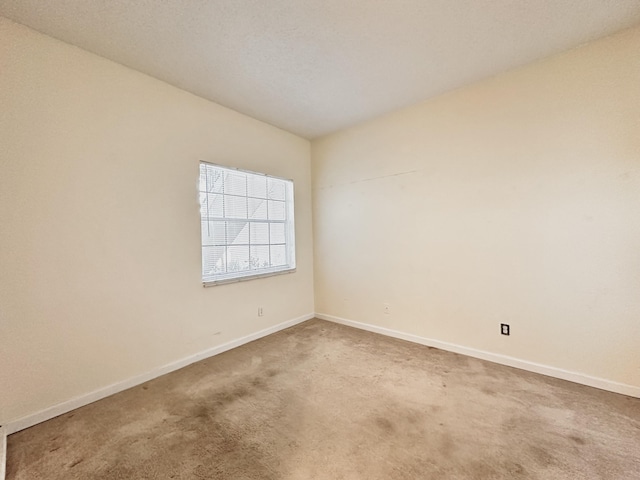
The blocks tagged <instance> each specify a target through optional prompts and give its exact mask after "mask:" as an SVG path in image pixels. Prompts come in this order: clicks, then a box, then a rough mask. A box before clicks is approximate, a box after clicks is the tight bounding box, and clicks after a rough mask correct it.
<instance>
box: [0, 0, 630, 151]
mask: <svg viewBox="0 0 640 480" xmlns="http://www.w3.org/2000/svg"><path fill="white" fill-rule="evenodd" d="M0 15H3V16H5V17H8V18H10V19H12V20H14V21H17V22H19V23H23V24H25V25H28V26H30V27H32V28H34V29H36V30H39V31H41V32H43V33H46V34H48V35H51V36H52V37H55V38H59V39H61V40H64V41H65V42H68V43H71V44H74V45H77V46H79V47H81V48H84V49H86V50H89V51H91V52H94V53H97V54H98V55H101V56H103V57H106V58H109V59H111V60H114V61H116V62H119V63H121V64H124V65H127V66H129V67H131V68H134V69H136V70H139V71H141V72H144V73H147V74H149V75H151V76H154V77H156V78H159V79H161V80H164V81H166V82H168V83H170V84H173V85H176V86H178V87H180V88H183V89H185V90H188V91H191V92H193V93H195V94H197V95H200V96H202V97H205V98H208V99H210V100H213V101H214V102H217V103H220V104H222V105H225V106H227V107H230V108H232V109H234V110H237V111H239V112H242V113H245V114H247V115H250V116H252V117H255V118H258V119H260V120H264V121H265V122H268V123H271V124H273V125H276V126H278V127H281V128H283V129H285V130H289V131H291V132H294V133H296V134H299V135H301V136H303V137H307V138H315V137H318V136H321V135H324V134H326V133H330V132H333V131H335V130H339V129H341V128H343V127H346V126H349V125H352V124H354V123H357V122H359V121H362V120H365V119H368V118H371V117H373V116H376V115H379V114H381V113H383V112H387V111H390V110H393V109H396V108H399V107H402V106H406V105H410V104H413V103H416V102H418V101H420V100H424V99H426V98H428V97H431V96H434V95H437V94H440V93H442V92H445V91H447V90H451V89H454V88H457V87H460V86H462V85H466V84H469V83H471V82H474V81H477V80H480V79H482V78H485V77H487V76H490V75H494V74H496V73H498V72H501V71H504V70H507V69H510V68H514V67H517V66H520V65H523V64H526V63H529V62H531V61H534V60H536V59H539V58H542V57H545V56H548V55H551V54H553V53H556V52H559V51H562V50H566V49H569V48H572V47H575V46H577V45H579V44H581V43H584V42H587V41H589V40H593V39H595V38H598V37H601V36H604V35H607V34H610V33H613V32H615V31H618V30H621V29H624V28H627V27H630V26H633V25H636V24H638V23H640V0H137V1H133V0H110V1H107V0H47V1H43V0H0Z"/></svg>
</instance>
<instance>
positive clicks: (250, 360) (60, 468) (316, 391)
mask: <svg viewBox="0 0 640 480" xmlns="http://www.w3.org/2000/svg"><path fill="white" fill-rule="evenodd" d="M7 470H8V471H7V478H8V479H10V480H27V479H28V480H36V479H48V480H54V479H65V480H66V479H123V480H124V479H126V480H136V479H156V478H157V479H231V480H236V479H266V480H271V479H274V480H275V479H367V480H375V479H385V480H386V479H394V480H395V479H461V480H462V479H469V480H471V479H473V480H483V479H520V478H526V479H539V480H555V479H567V480H569V479H571V480H578V479H590V480H592V479H615V480H631V479H640V400H639V399H633V398H629V397H625V396H622V395H616V394H612V393H607V392H604V391H600V390H596V389H592V388H589V387H584V386H579V385H575V384H572V383H569V382H564V381H561V380H555V379H552V378H548V377H544V376H540V375H536V374H532V373H527V372H524V371H520V370H516V369H513V368H509V367H503V366H499V365H495V364H492V363H488V362H484V361H480V360H476V359H473V358H468V357H465V356H462V355H456V354H453V353H448V352H443V351H440V350H436V349H431V348H427V347H423V346H419V345H414V344H411V343H407V342H403V341H400V340H395V339H390V338H386V337H382V336H378V335H375V334H370V333H367V332H362V331H359V330H354V329H351V328H347V327H343V326H339V325H335V324H332V323H328V322H323V321H320V320H312V321H309V322H305V323H303V324H301V325H298V326H296V327H293V328H291V329H288V330H285V331H283V332H280V333H277V334H275V335H271V336H269V337H267V338H264V339H262V340H258V341H256V342H253V343H251V344H248V345H245V346H243V347H240V348H237V349H235V350H233V351H230V352H227V353H224V354H222V355H219V356H217V357H214V358H211V359H209V360H205V361H202V362H200V363H197V364H194V365H192V366H190V367H187V368H185V369H183V370H180V371H178V372H175V373H172V374H169V375H165V376H164V377H161V378H158V379H156V380H153V381H151V382H148V383H146V384H144V385H142V386H140V387H136V388H133V389H131V390H128V391H126V392H123V393H120V394H117V395H114V396H112V397H110V398H107V399H105V400H102V401H99V402H96V403H94V404H92V405H89V406H87V407H84V408H81V409H78V410H76V411H74V412H73V413H70V414H67V415H64V416H61V417H58V418H55V419H53V420H50V421H48V422H45V423H43V424H40V425H37V426H35V427H33V428H30V429H28V430H24V431H22V432H19V433H16V434H14V435H11V436H10V437H9V446H8V464H7Z"/></svg>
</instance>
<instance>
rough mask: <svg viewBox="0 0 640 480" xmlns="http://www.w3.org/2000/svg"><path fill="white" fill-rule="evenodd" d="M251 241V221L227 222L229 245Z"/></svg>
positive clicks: (245, 243) (244, 243)
mask: <svg viewBox="0 0 640 480" xmlns="http://www.w3.org/2000/svg"><path fill="white" fill-rule="evenodd" d="M248 243H249V222H227V245H240V244H243V245H247V244H248Z"/></svg>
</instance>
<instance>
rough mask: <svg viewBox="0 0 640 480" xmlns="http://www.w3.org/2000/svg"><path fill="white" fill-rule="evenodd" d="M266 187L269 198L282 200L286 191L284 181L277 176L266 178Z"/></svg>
mask: <svg viewBox="0 0 640 480" xmlns="http://www.w3.org/2000/svg"><path fill="white" fill-rule="evenodd" d="M267 187H268V191H269V198H270V199H271V200H284V199H285V192H286V183H285V181H284V180H280V179H279V178H268V177H267Z"/></svg>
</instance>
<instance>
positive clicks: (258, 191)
mask: <svg viewBox="0 0 640 480" xmlns="http://www.w3.org/2000/svg"><path fill="white" fill-rule="evenodd" d="M247 187H248V195H249V196H250V197H258V198H267V177H265V176H263V175H248V176H247Z"/></svg>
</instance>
